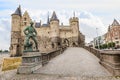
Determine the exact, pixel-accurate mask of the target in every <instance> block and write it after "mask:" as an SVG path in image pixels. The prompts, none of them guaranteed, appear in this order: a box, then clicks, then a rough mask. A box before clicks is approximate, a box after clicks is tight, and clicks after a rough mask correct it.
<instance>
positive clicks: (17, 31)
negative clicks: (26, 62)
mask: <svg viewBox="0 0 120 80" xmlns="http://www.w3.org/2000/svg"><path fill="white" fill-rule="evenodd" d="M11 16H12V22H11V23H12V25H11V26H12V29H11V45H10V54H11V56H19V55H21V52H20V49H21V46H20V40H21V18H22V13H21V7H20V6H19V7H18V8H17V9H16V11H15V12H14V13H13V14H12V15H11Z"/></svg>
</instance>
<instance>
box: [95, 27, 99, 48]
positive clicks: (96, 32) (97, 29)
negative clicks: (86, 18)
mask: <svg viewBox="0 0 120 80" xmlns="http://www.w3.org/2000/svg"><path fill="white" fill-rule="evenodd" d="M96 34H97V46H98V49H100V44H99V36H98V28H96Z"/></svg>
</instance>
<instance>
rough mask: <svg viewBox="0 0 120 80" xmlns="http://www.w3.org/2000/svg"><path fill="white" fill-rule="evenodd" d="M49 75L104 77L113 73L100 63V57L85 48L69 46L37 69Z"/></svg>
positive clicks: (38, 71)
mask: <svg viewBox="0 0 120 80" xmlns="http://www.w3.org/2000/svg"><path fill="white" fill-rule="evenodd" d="M34 73H41V74H47V75H61V76H87V77H104V76H110V75H111V74H110V73H109V72H108V71H107V70H106V69H105V68H104V67H103V66H101V65H100V64H99V59H98V58H97V57H96V56H94V55H93V54H92V53H90V52H88V51H87V50H85V49H83V48H72V47H71V48H68V49H67V50H66V51H65V52H64V53H63V54H61V55H59V56H57V57H55V58H53V59H52V60H51V61H49V63H48V64H47V65H45V66H44V67H42V68H40V69H39V70H37V71H35V72H34Z"/></svg>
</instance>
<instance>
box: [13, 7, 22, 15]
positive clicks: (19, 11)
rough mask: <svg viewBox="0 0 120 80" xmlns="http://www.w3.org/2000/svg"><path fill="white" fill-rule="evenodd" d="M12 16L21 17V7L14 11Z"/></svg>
mask: <svg viewBox="0 0 120 80" xmlns="http://www.w3.org/2000/svg"><path fill="white" fill-rule="evenodd" d="M12 15H19V16H22V12H21V7H20V6H19V7H18V8H17V9H16V11H15V12H14V13H13V14H12Z"/></svg>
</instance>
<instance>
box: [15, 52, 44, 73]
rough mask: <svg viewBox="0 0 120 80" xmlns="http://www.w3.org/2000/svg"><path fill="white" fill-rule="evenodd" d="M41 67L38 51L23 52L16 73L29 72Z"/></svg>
mask: <svg viewBox="0 0 120 80" xmlns="http://www.w3.org/2000/svg"><path fill="white" fill-rule="evenodd" d="M40 67H42V58H41V54H40V52H24V53H23V55H22V64H21V65H20V67H18V69H17V73H18V74H31V73H33V72H34V71H35V70H37V69H39V68H40Z"/></svg>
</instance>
